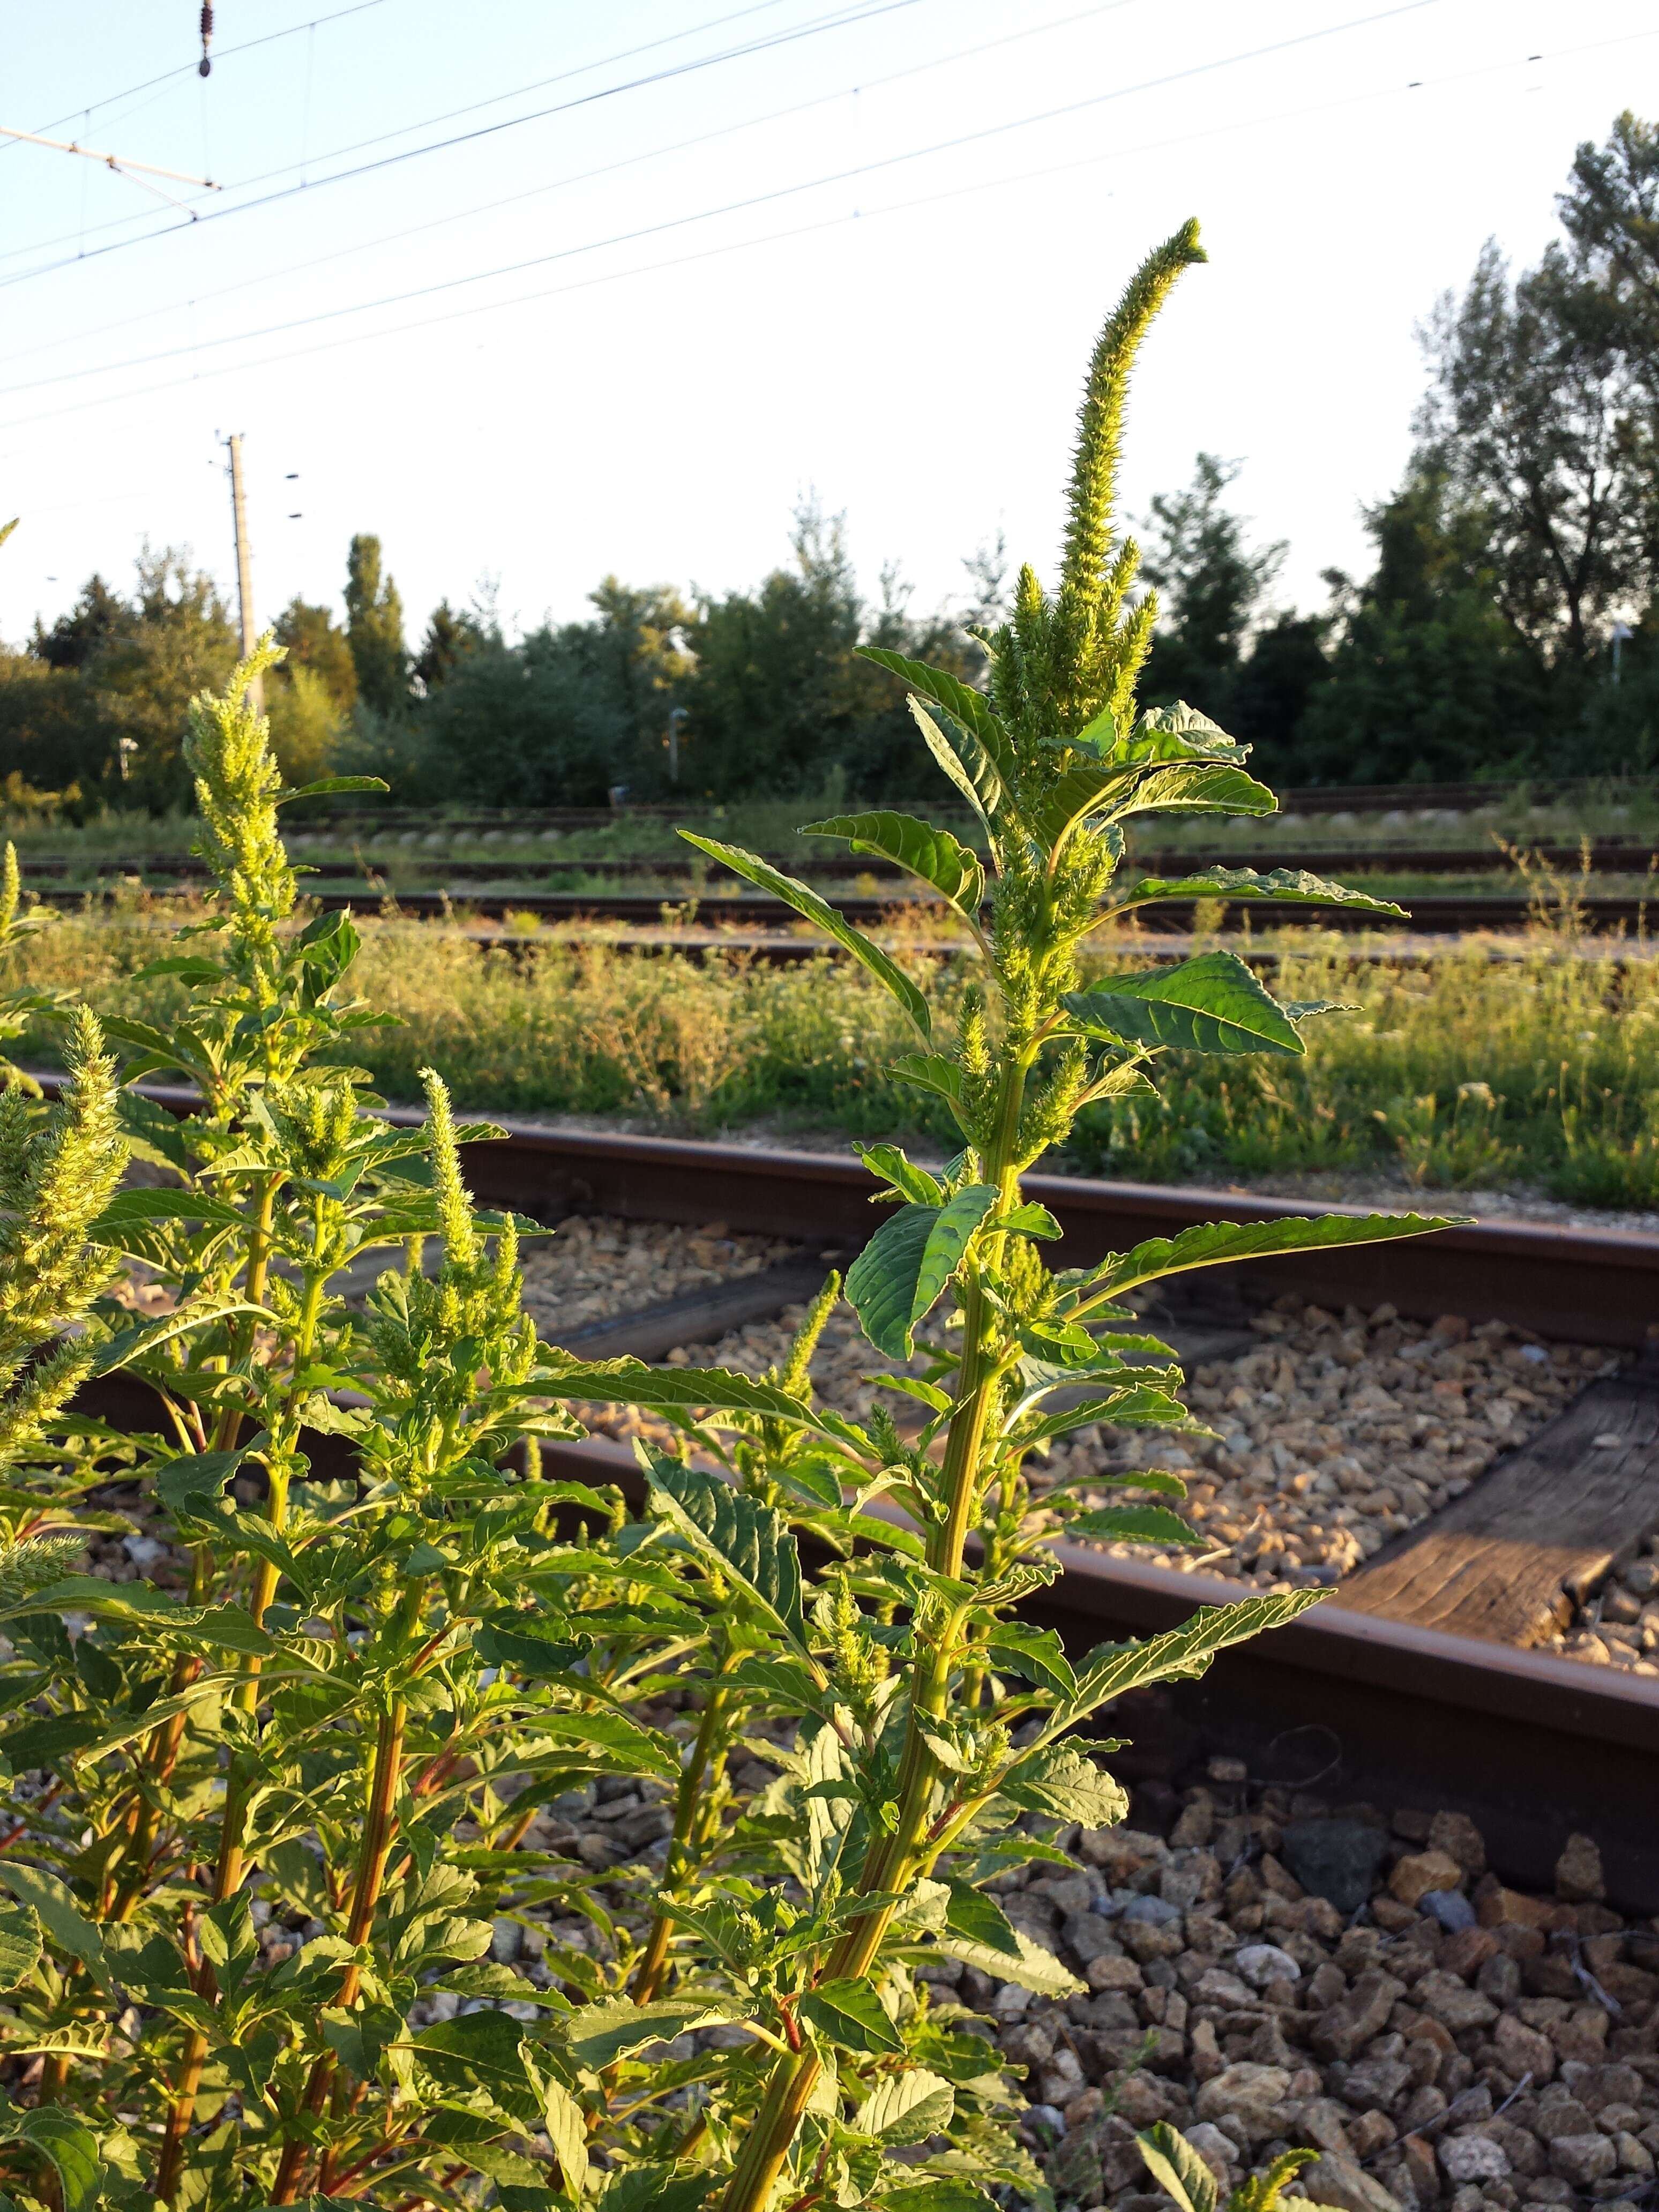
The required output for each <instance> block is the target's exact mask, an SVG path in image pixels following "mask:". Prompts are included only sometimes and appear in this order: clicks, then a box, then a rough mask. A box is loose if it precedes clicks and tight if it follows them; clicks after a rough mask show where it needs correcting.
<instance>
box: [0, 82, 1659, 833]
mask: <svg viewBox="0 0 1659 2212" xmlns="http://www.w3.org/2000/svg"><path fill="white" fill-rule="evenodd" d="M1557 206H1558V212H1559V218H1560V234H1559V237H1558V238H1557V239H1555V240H1553V242H1552V243H1551V244H1550V245H1549V246H1548V247H1547V249H1546V251H1545V252H1544V254H1543V255H1542V257H1541V259H1540V260H1539V262H1538V263H1537V264H1536V265H1535V266H1534V267H1533V268H1530V269H1528V270H1523V271H1522V272H1521V273H1520V274H1519V275H1515V274H1513V273H1512V272H1511V271H1510V268H1509V266H1508V264H1506V262H1505V260H1504V256H1503V254H1502V252H1500V250H1499V249H1498V246H1497V245H1496V244H1495V243H1491V244H1488V246H1486V248H1485V249H1484V250H1483V252H1482V253H1481V255H1480V259H1479V261H1478V263H1477V264H1476V267H1475V270H1474V274H1473V276H1472V277H1471V279H1470V282H1469V283H1468V286H1467V288H1466V289H1464V290H1463V291H1462V293H1461V294H1448V295H1445V296H1444V297H1443V299H1442V300H1440V301H1438V302H1437V304H1436V306H1435V307H1434V308H1433V310H1432V312H1431V315H1430V316H1429V318H1428V319H1427V321H1426V322H1425V325H1424V327H1423V330H1422V331H1421V332H1420V334H1419V335H1420V336H1421V338H1422V341H1423V345H1424V350H1425V361H1426V366H1427V371H1428V374H1427V382H1426V389H1425V394H1424V397H1423V399H1422V402H1421V404H1420V405H1419V410H1418V412H1417V416H1416V418H1415V422H1414V424H1413V446H1412V450H1411V454H1410V458H1409V460H1408V463H1407V468H1406V471H1405V474H1404V477H1403V478H1402V481H1401V484H1400V485H1399V487H1398V489H1396V490H1395V492H1394V493H1393V494H1392V495H1391V496H1389V498H1387V499H1385V500H1383V501H1381V502H1380V503H1379V504H1377V505H1376V507H1372V508H1370V509H1369V510H1367V512H1366V514H1365V526H1366V532H1367V535H1368V538H1369V540H1370V567H1369V570H1368V572H1367V573H1365V574H1361V575H1349V574H1344V573H1342V572H1340V571H1339V570H1336V569H1329V570H1327V571H1326V572H1325V580H1326V583H1327V586H1328V592H1329V596H1328V603H1327V605H1325V606H1324V607H1323V608H1322V609H1321V610H1320V611H1316V612H1314V613H1304V612H1297V611H1293V610H1285V609H1284V608H1282V607H1279V605H1276V603H1275V596H1274V594H1275V586H1276V583H1277V580H1278V577H1279V573H1280V571H1281V568H1282V566H1283V562H1284V558H1285V550H1286V549H1285V546H1284V545H1283V544H1254V543H1253V542H1252V540H1251V537H1250V533H1249V526H1248V524H1247V522H1246V520H1245V519H1244V518H1243V517H1241V516H1240V515H1239V514H1238V513H1236V512H1235V511H1234V510H1233V508H1232V507H1231V505H1230V503H1229V490H1230V487H1231V484H1232V483H1233V481H1234V478H1235V477H1236V475H1237V464H1236V463H1231V462H1228V461H1226V460H1224V459H1222V458H1220V457H1219V456H1218V455H1215V454H1213V453H1200V454H1199V456H1198V457H1197V461H1196V464H1195V466H1194V473H1193V477H1192V479H1191V481H1190V483H1188V485H1187V486H1186V487H1185V488H1183V489H1180V490H1178V491H1173V492H1170V493H1166V494H1164V495H1159V496H1158V497H1156V498H1154V499H1153V500H1152V503H1151V511H1150V513H1148V515H1147V516H1146V518H1145V522H1144V527H1143V530H1142V532H1141V538H1142V544H1143V551H1144V562H1143V569H1142V574H1143V575H1144V577H1145V578H1146V580H1147V581H1148V582H1149V583H1150V584H1151V585H1152V586H1154V587H1155V588H1156V589H1157V592H1158V609H1159V611H1158V624H1157V628H1156V631H1155V634H1154V639H1153V643H1152V652H1151V655H1150V658H1149V660H1148V663H1147V667H1146V674H1145V678H1144V680H1143V683H1142V686H1141V694H1142V697H1143V698H1144V699H1145V700H1146V701H1147V702H1150V703H1163V702H1168V701H1170V700H1173V699H1175V698H1177V697H1182V698H1187V699H1190V700H1192V701H1193V702H1194V703H1197V704H1200V705H1201V706H1202V707H1203V708H1204V709H1205V711H1206V713H1208V714H1212V716H1213V717H1214V718H1215V719H1216V720H1218V721H1220V722H1221V723H1222V724H1223V725H1224V726H1225V727H1227V728H1229V729H1230V730H1231V731H1232V732H1233V733H1234V734H1235V735H1236V736H1237V737H1239V738H1243V739H1246V740H1248V741H1249V742H1250V743H1252V744H1255V745H1256V746H1257V747H1258V748H1259V757H1260V760H1261V764H1262V766H1263V768H1264V770H1265V771H1266V772H1267V773H1268V774H1270V775H1273V777H1274V778H1276V779H1277V780H1279V781H1285V782H1291V783H1299V784H1305V783H1328V784H1329V783H1348V782H1363V781H1373V782H1384V783H1404V782H1411V781H1424V782H1438V781H1454V780H1456V781H1461V780H1464V779H1467V778H1469V777H1474V776H1481V775H1491V776H1493V777H1496V778H1501V777H1515V776H1522V775H1527V774H1529V773H1534V772H1541V771H1542V772H1547V773H1548V774H1550V775H1562V774H1564V773H1565V774H1598V773H1630V772H1635V773H1641V772H1644V771H1648V770H1650V769H1653V768H1655V767H1656V766H1659V127H1656V126H1655V125H1651V124H1648V123H1644V122H1642V121H1640V120H1638V118H1636V117H1635V116H1633V115H1632V114H1630V113H1628V112H1626V114H1624V115H1622V116H1620V118H1619V119H1618V120H1617V122H1616V123H1615V124H1614V125H1613V129H1612V131H1611V132H1610V133H1609V135H1608V137H1607V140H1606V141H1605V143H1602V144H1601V145H1599V146H1598V145H1595V144H1591V143H1586V144H1584V145H1583V146H1581V147H1580V148H1579V149H1578V150H1577V155H1576V156H1575V158H1574V161H1573V163H1572V167H1571V173H1570V175H1569V177H1568V179H1567V183H1566V186H1565V190H1564V191H1563V192H1562V193H1561V194H1560V196H1559V199H1558V203H1557ZM965 567H966V571H967V574H966V578H965V581H964V586H963V590H962V591H961V592H959V593H958V594H957V599H956V600H955V602H954V603H953V604H952V605H951V606H949V607H948V608H945V609H942V610H940V611H939V612H938V613H936V614H933V615H931V616H921V615H919V614H916V613H914V612H913V611H911V608H910V605H909V600H910V596H911V595H910V592H909V591H908V587H907V586H905V585H904V583H903V582H902V580H901V578H900V577H899V575H898V574H897V572H896V569H895V568H887V569H885V570H884V572H883V574H882V577H881V580H880V587H879V592H878V596H877V597H876V598H875V599H869V598H866V595H865V594H864V593H863V592H861V591H860V587H859V584H858V580H857V578H856V577H855V575H854V570H853V567H852V563H851V562H850V560H849V557H848V552H847V548H846V544H845V539H844V535H843V531H842V523H841V520H840V519H839V518H836V517H833V516H829V515H827V514H826V513H824V512H823V509H822V507H820V506H819V504H818V503H817V501H816V499H811V500H808V501H805V502H804V503H803V504H802V505H801V507H799V510H798V512H797V513H796V516H795V518H794V526H793V533H792V538H791V558H790V559H789V561H788V562H787V563H785V564H784V565H782V566H780V567H779V568H775V569H774V570H773V571H772V573H771V574H769V575H768V576H766V577H765V578H764V580H763V581H762V582H761V583H760V584H759V585H758V586H756V587H755V588H754V589H752V590H749V591H738V592H730V593H727V594H726V595H724V596H718V595H711V594H702V595H685V594H683V593H681V592H678V590H676V589H674V588H672V587H671V586H661V585H658V586H649V587H646V588H639V587H636V586H629V585H627V584H624V583H623V582H621V581H620V580H617V578H615V577H607V578H606V579H605V581H604V582H603V583H602V584H601V585H600V586H599V587H598V589H597V590H595V591H594V592H592V593H591V594H590V605H591V607H592V613H591V614H590V615H589V616H588V617H586V619H584V620H581V621H576V622H569V623H551V622H548V623H542V624H540V625H539V626H538V627H537V628H535V629H531V630H530V631H528V632H527V633H526V634H525V635H522V636H520V637H517V638H511V639H510V638H509V637H508V636H507V635H506V634H505V632H504V630H503V628H502V625H501V622H500V620H499V619H498V617H497V616H496V613H495V609H494V606H493V604H492V602H491V599H490V596H489V593H488V592H486V593H485V594H484V596H483V599H480V600H477V601H475V602H474V603H473V604H472V605H469V606H466V607H465V608H459V609H458V608H456V607H453V606H452V605H450V603H449V602H448V601H447V599H446V600H444V601H443V602H441V604H440V605H438V606H437V607H436V608H435V610H434V611H433V612H432V614H431V616H430V617H429V619H428V622H427V624H426V627H425V630H424V634H423V635H422V637H421V639H420V641H419V643H418V644H417V645H411V644H410V642H409V641H408V639H407V635H406V629H405V622H404V609H403V605H402V601H401V599H400V596H399V594H398V589H397V586H396V584H395V583H394V581H393V580H392V577H391V576H390V574H388V573H387V572H386V566H385V560H384V554H383V549H382V547H381V545H380V541H379V539H378V538H374V537H373V536H371V535H368V534H364V535H362V536H359V537H357V538H354V539H353V540H352V543H351V547H350V551H349V558H348V562H347V574H346V580H345V586H344V591H343V608H344V615H343V620H339V619H337V617H336V615H335V613H334V611H332V610H331V608H330V607H329V606H327V605H320V604H312V603H309V602H307V601H305V600H303V599H295V600H294V601H293V602H292V604H291V605H289V607H288V608H287V609H286V610H285V611H283V615H282V617H281V618H280V620H279V621H278V623H277V625H276V628H277V633H278V635H279V637H280V638H281V640H282V641H283V644H284V645H286V646H287V647H288V648H289V657H288V659H287V661H286V663H285V664H284V665H283V668H282V669H281V670H280V671H277V672H276V675H275V676H274V677H273V678H272V679H271V680H270V687H269V697H270V713H271V719H272V728H273V736H274V739H275V743H276V747H277V750H278V752H279V755H280V757H282V759H283V765H284V768H285V770H286V771H287V772H288V773H289V775H291V776H294V777H307V776H310V775H317V774H319V773H320V772H322V771H323V770H324V769H325V768H331V767H332V768H338V769H350V770H356V771H363V770H374V771H375V772H378V773H380V774H383V775H386V776H387V777H388V779H389V780H390V781H391V782H392V786H393V787H394V790H395V791H396V792H397V793H398V796H399V797H400V798H402V799H409V800H413V801H416V802H420V801H425V802H429V803H433V804H441V803H443V802H445V801H450V800H453V801H458V802H463V803H466V804H471V805H497V806H520V805H522V806H536V805H603V804H605V800H606V798H607V795H608V794H609V793H613V792H616V791H617V790H619V789H620V790H622V791H624V792H626V793H628V794H629V795H630V796H632V797H634V798H635V799H665V798H667V797H670V796H671V795H673V794H674V793H675V791H676V789H677V788H678V791H679V792H680V793H684V795H686V796H687V797H694V798H701V797H705V796H706V797H708V798H712V799H719V800H726V799H740V798H744V797H746V796H751V795H755V796H759V795H767V794H773V793H776V794H780V795H781V794H787V793H790V792H791V791H793V790H797V789H799V790H811V791H812V792H814V793H816V792H818V791H821V790H822V789H823V787H824V785H825V783H826V781H827V782H828V784H829V787H830V788H831V789H832V790H833V791H835V792H837V793H842V794H845V795H846V796H848V797H852V798H860V799H873V798H877V797H881V796H890V795H892V794H893V793H895V792H896V791H897V790H898V789H899V787H900V786H901V785H902V784H903V783H904V781H906V779H907V777H908V776H910V775H912V774H913V769H912V766H911V763H912V758H913V750H912V733H911V730H910V726H909V724H908V718H907V717H906V715H905V714H904V713H903V711H902V707H901V705H900V704H899V703H898V702H897V696H896V690H897V687H896V686H895V685H893V684H891V682H890V679H889V678H887V677H885V676H884V674H883V673H882V672H881V671H879V670H878V669H876V668H874V667H872V665H870V664H869V663H868V662H866V661H864V660H862V659H859V658H858V657H857V653H856V648H857V647H859V646H860V645H861V644H877V645H882V646H886V647H891V648H894V649H896V650H897V651H900V652H902V653H907V654H908V655H909V656H910V657H912V658H915V659H931V660H933V661H934V662H935V663H936V664H938V663H944V664H945V665H951V666H952V667H954V668H955V669H956V670H957V672H958V673H959V674H960V675H962V676H963V677H964V678H968V679H969V680H974V679H975V678H977V677H978V675H979V674H980V672H981V654H980V649H979V647H977V646H976V645H975V644H974V642H973V641H972V640H971V639H970V638H969V636H968V635H966V634H965V631H964V629H963V625H964V624H967V623H975V624H979V625H984V624H987V623H991V624H994V623H996V622H997V621H998V620H999V619H1000V617H1001V616H1002V614H1003V613H1004V612H1005V611H1006V606H1007V603H1008V599H1009V594H1010V590H1011V581H1010V579H1009V577H1008V575H1007V573H1006V563H1005V562H1004V560H1003V557H1002V553H1001V549H1000V544H998V545H993V546H987V547H983V548H981V550H980V551H979V552H978V553H976V554H975V555H974V556H971V557H970V558H969V561H968V562H966V564H965ZM235 650H236V635H235V629H234V623H232V620H231V618H230V615H229V612H228V609H227V608H226V606H225V605H223V604H222V600H221V599H220V597H219V595H218V592H217V591H216V587H215V586H214V585H213V583H212V581H211V580H210V579H209V578H208V577H207V576H205V575H204V574H200V573H199V572H197V571H196V570H194V569H193V568H191V565H190V563H189V562H188V560H187V559H186V558H185V557H184V556H181V555H179V554H178V553H177V552H174V551H172V550H168V551H166V552H160V553H152V552H149V551H146V553H145V554H144V555H143V556H141V558H140V560H139V562H138V564H137V579H136V581H135V585H134V586H133V588H132V590H131V592H127V593H122V592H118V591H116V590H115V589H113V588H112V586H110V585H108V584H107V583H106V582H105V580H103V579H102V578H100V577H99V576H96V575H94V577H92V578H91V579H90V580H88V583H87V585H86V586H85V587H84V589H83V590H82V592H81V595H80V597H79V599H77V600H76V604H75V605H74V606H73V607H72V608H71V609H70V611H69V612H68V613H67V614H65V615H64V616H62V617H60V618H59V619H58V621H57V622H56V623H53V624H52V626H51V627H50V628H46V627H44V626H43V625H41V624H40V623H36V626H35V630H34V634H33V637H32V638H31V639H30V640H29V641H27V644H26V645H24V646H23V647H21V648H19V649H16V650H13V651H7V650H5V649H4V648H3V647H0V781H3V786H4V788H5V790H6V792H7V793H9V795H10V797H11V799H12V800H13V802H14V803H16V802H18V801H19V800H27V798H28V797H29V796H30V795H31V794H59V795H60V798H61V799H62V801H63V802H64V803H67V804H68V805H70V806H71V807H73V806H75V805H76V804H77V803H78V804H79V805H83V806H88V805H97V804H100V803H103V804H108V803H118V804H122V803H124V804H127V805H137V806H143V807H149V808H153V809H161V808H165V807H167V806H169V805H176V804H178V803H179V802H181V801H182V800H184V799H185V798H186V797H187V777H186V771H185V767H184V763H183V759H182V751H181V741H182V734H183V731H184V726H185V704H186V702H187V701H188V700H189V699H190V697H191V696H192V695H193V694H194V693H195V692H197V691H198V690H201V689H203V688H204V686H213V685H217V684H222V683H223V681H224V679H225V677H226V675H227V673H228V670H229V667H230V665H232V663H233V661H234V658H235ZM826 702H827V704H826ZM671 731H672V734H673V742H672V744H671V742H670V733H671Z"/></svg>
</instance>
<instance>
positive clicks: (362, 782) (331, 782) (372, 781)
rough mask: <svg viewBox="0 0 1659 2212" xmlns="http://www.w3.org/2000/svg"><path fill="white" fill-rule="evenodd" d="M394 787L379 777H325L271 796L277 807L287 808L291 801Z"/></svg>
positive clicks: (388, 789)
mask: <svg viewBox="0 0 1659 2212" xmlns="http://www.w3.org/2000/svg"><path fill="white" fill-rule="evenodd" d="M391 788H392V786H391V785H390V784H389V783H387V782H386V781H384V780H383V779H382V778H381V777H380V776H378V775H323V776H319V777H318V779H317V781H316V782H315V783H300V784H295V786H294V787H293V789H292V790H290V791H277V792H273V793H272V794H271V802H272V804H273V805H276V806H286V805H288V803H289V800H290V799H321V798H324V797H325V795H326V794H327V793H330V792H339V791H390V790H391Z"/></svg>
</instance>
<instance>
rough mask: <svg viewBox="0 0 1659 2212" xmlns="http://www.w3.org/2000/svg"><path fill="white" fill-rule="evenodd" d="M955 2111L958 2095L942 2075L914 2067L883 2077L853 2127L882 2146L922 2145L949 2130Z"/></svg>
mask: <svg viewBox="0 0 1659 2212" xmlns="http://www.w3.org/2000/svg"><path fill="white" fill-rule="evenodd" d="M956 2108H957V2093H956V2091H955V2090H954V2089H953V2088H952V2087H951V2084H950V2083H949V2082H948V2081H945V2078H944V2076H943V2075H939V2074H933V2073H930V2072H929V2071H928V2069H927V2067H925V2066H913V2067H911V2068H910V2069H909V2070H908V2072H907V2073H903V2074H884V2075H882V2076H881V2078H880V2080H879V2081H878V2082H877V2083H876V2086H875V2087H874V2088H873V2089H872V2091H871V2092H870V2093H869V2095H868V2096H867V2097H866V2099H865V2100H864V2102H863V2103H862V2104H861V2105H860V2106H859V2108H858V2111H857V2112H855V2113H854V2115H853V2125H854V2127H855V2128H856V2129H857V2130H858V2131H859V2133H860V2135H865V2136H875V2137H876V2138H877V2140H878V2142H887V2143H918V2142H926V2141H927V2137H928V2136H931V2135H937V2134H938V2133H939V2130H941V2129H942V2128H947V2127H949V2126H950V2124H951V2115H952V2114H953V2113H954V2112H955V2111H956Z"/></svg>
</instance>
